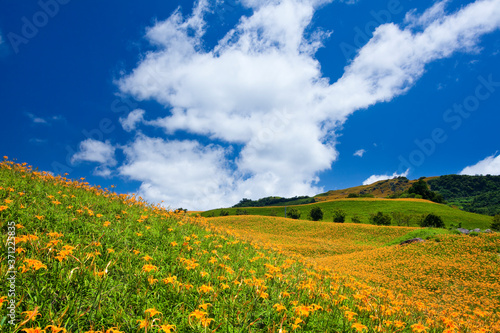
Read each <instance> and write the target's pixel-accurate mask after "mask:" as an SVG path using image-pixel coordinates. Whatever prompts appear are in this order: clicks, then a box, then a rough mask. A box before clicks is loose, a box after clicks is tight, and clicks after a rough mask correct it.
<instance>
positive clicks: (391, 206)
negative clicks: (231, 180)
mask: <svg viewBox="0 0 500 333" xmlns="http://www.w3.org/2000/svg"><path fill="white" fill-rule="evenodd" d="M314 206H319V207H321V209H322V210H323V212H324V217H323V221H332V219H333V212H334V211H335V210H336V209H342V210H344V211H345V212H346V213H347V221H348V222H349V221H352V217H353V216H355V215H357V216H358V217H359V218H360V219H361V222H362V223H368V222H369V217H370V214H375V213H377V212H378V211H381V212H384V213H392V212H403V213H406V214H415V215H417V214H429V213H434V214H436V215H439V216H441V217H442V218H443V220H444V222H445V224H446V225H447V226H451V225H452V224H454V225H458V224H460V223H461V225H462V227H464V228H470V229H474V228H481V229H487V228H489V226H490V224H491V222H492V218H491V217H490V216H485V215H480V214H473V213H469V212H464V211H461V210H459V209H454V208H451V207H448V206H446V205H440V204H435V203H432V202H430V201H426V200H418V199H370V198H356V199H339V200H333V201H325V202H320V203H315V204H309V205H299V206H288V207H287V209H290V208H296V209H298V210H299V211H300V212H301V213H302V214H301V219H307V217H308V214H309V212H310V210H311V208H312V207H314ZM224 210H226V211H227V212H229V214H230V215H236V214H237V210H236V209H234V208H229V209H224ZM242 210H244V212H245V213H246V214H248V215H263V216H282V217H284V216H285V209H284V208H283V207H256V208H244V209H243V208H240V211H242ZM220 212H221V209H215V210H210V211H206V212H203V213H202V216H205V217H209V216H219V215H220ZM413 226H416V225H413Z"/></svg>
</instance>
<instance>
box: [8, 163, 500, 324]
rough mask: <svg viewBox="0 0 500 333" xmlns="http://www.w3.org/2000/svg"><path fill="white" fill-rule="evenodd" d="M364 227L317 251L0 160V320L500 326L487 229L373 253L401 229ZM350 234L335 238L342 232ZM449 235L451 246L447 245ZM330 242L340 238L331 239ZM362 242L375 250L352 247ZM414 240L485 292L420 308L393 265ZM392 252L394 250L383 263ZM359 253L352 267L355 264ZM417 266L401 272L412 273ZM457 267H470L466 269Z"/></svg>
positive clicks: (495, 243) (494, 246)
mask: <svg viewBox="0 0 500 333" xmlns="http://www.w3.org/2000/svg"><path fill="white" fill-rule="evenodd" d="M229 218H233V219H237V217H229ZM256 218H258V217H256ZM283 220H285V221H288V220H287V219H283ZM346 227H347V225H346ZM260 228H270V229H272V228H273V226H272V225H267V224H263V225H261V226H260ZM373 228H374V229H373V230H372V231H371V232H361V233H360V232H353V233H352V234H353V235H354V234H356V235H360V236H359V242H354V243H353V244H351V243H349V244H345V245H346V247H351V250H348V251H339V252H335V251H333V250H332V251H330V250H328V251H326V252H325V253H323V254H322V255H319V254H320V253H321V251H319V250H317V249H319V248H320V245H319V244H316V245H315V246H316V248H315V250H314V251H312V252H308V251H307V250H306V249H302V250H304V252H300V251H293V248H280V247H278V246H277V245H278V244H279V242H280V239H279V237H280V236H279V235H274V236H273V238H269V239H265V240H261V239H258V237H257V238H252V235H251V233H250V232H249V233H247V234H245V233H240V232H239V231H238V228H237V227H236V226H235V225H233V226H232V227H229V226H225V225H224V223H221V222H220V221H217V220H215V219H205V218H202V217H199V216H189V215H187V214H185V213H184V212H172V211H168V210H166V209H163V208H161V207H159V206H153V205H149V204H147V203H145V202H144V201H143V200H142V199H141V198H139V197H135V196H129V195H123V194H116V193H114V192H113V191H112V190H108V189H102V188H100V187H94V186H91V185H90V184H88V183H87V182H85V180H84V179H80V180H78V181H75V180H71V179H67V178H65V177H62V176H53V175H51V174H49V173H46V172H39V171H36V170H33V169H32V167H30V166H28V165H26V164H17V163H15V162H13V161H9V160H8V159H7V157H4V160H3V161H2V162H0V229H1V237H2V247H1V249H0V251H1V252H0V257H1V265H0V273H1V274H2V277H4V278H3V279H2V280H1V285H2V288H1V291H0V331H1V332H28V333H32V332H102V333H104V332H107V333H116V332H277V333H278V332H282V333H283V332H460V331H464V332H497V331H499V330H500V325H499V319H498V318H499V317H498V300H499V288H498V282H497V281H498V278H499V276H498V272H499V269H498V268H499V258H498V250H499V237H498V236H497V235H493V236H487V235H481V236H478V237H475V238H467V241H466V240H465V238H463V239H462V238H459V237H460V236H443V237H442V238H440V239H441V241H440V243H437V244H438V245H439V244H442V245H441V246H443V247H444V250H443V251H438V249H435V248H433V249H432V251H430V250H426V247H422V248H423V249H424V250H418V249H419V246H420V244H417V245H416V247H414V248H411V247H407V248H405V249H404V251H401V252H396V250H394V254H393V256H392V257H391V256H390V255H389V254H387V255H386V254H385V253H383V252H377V251H380V249H383V247H382V246H381V245H380V244H382V243H384V244H385V243H386V242H389V241H390V240H392V239H394V237H399V236H401V235H402V234H403V233H404V232H403V231H400V232H399V231H398V232H397V233H396V232H395V234H394V235H393V234H390V235H387V234H385V232H383V231H382V230H383V228H384V227H373ZM387 230H390V229H387ZM398 230H404V228H401V229H398ZM363 233H364V235H365V237H364V238H365V239H366V242H363V240H362V239H363V236H361V235H362V234H363ZM348 234H349V231H347V232H346V236H344V238H343V239H344V242H346V243H347V242H348V239H349V237H348V236H347V235H348ZM396 234H397V235H396ZM282 235H283V236H286V235H285V233H284V232H282ZM327 235H328V236H327ZM369 235H371V236H369ZM310 236H311V238H313V236H314V235H310ZM316 237H318V239H321V237H320V236H316ZM323 237H324V238H325V237H332V238H334V237H335V233H331V232H325V234H324V236H323ZM468 240H471V241H470V242H468ZM292 241H293V239H292V238H290V239H288V240H287V242H292ZM295 243H297V242H295ZM448 243H450V244H452V243H453V244H455V243H456V244H455V245H454V246H450V247H446V246H444V245H445V244H448ZM356 244H357V245H358V246H363V244H365V245H366V244H368V245H367V246H368V248H365V249H364V251H357V250H355V247H356ZM424 244H426V243H424ZM426 246H427V245H426ZM335 247H342V244H341V243H336V244H333V245H331V248H332V249H334V248H335ZM387 248H391V247H387ZM412 249H413V250H412ZM369 251H375V252H374V253H375V254H374V255H373V256H369V255H365V256H364V257H362V256H360V257H356V256H355V255H356V254H363V253H365V254H366V253H368V252H369ZM412 251H413V252H412ZM418 251H424V252H425V253H429V257H430V258H433V260H435V261H432V262H430V264H427V265H426V266H424V267H423V268H425V269H427V270H428V269H430V266H431V265H432V264H434V262H439V260H440V259H441V260H442V261H446V260H448V259H449V258H454V256H455V254H456V252H457V251H461V252H463V256H458V255H457V257H456V258H457V259H456V262H457V266H456V267H455V268H453V267H451V266H449V267H447V269H448V271H446V272H443V276H453V277H454V278H455V280H449V279H448V280H446V279H443V280H442V281H443V282H444V283H453V282H454V281H458V280H461V281H463V282H464V283H463V284H461V285H458V286H457V293H461V294H462V296H464V297H463V299H465V298H466V297H471V299H472V298H473V297H476V298H475V299H478V300H480V301H481V302H483V303H479V304H475V305H474V306H472V305H467V306H465V307H463V308H460V307H462V305H464V304H460V303H459V301H461V300H462V299H460V300H459V299H457V301H456V302H455V306H456V308H457V311H458V312H457V313H458V315H456V314H455V313H454V312H449V313H448V312H443V311H441V310H440V309H438V308H434V307H430V306H428V305H429V304H425V303H424V299H425V298H420V297H417V295H411V294H409V293H403V292H399V291H398V289H396V288H395V283H396V282H397V281H399V280H398V279H400V280H401V279H405V278H408V276H407V275H405V274H404V271H405V270H404V269H402V268H400V267H399V266H402V265H409V264H410V263H412V262H413V261H415V265H417V264H418V261H417V260H416V258H417V259H418ZM388 253H390V252H388ZM398 253H399V254H398ZM467 253H469V254H470V255H467ZM336 255H339V256H342V258H344V257H345V258H348V256H353V258H351V259H350V261H345V262H342V263H341V262H336V260H335V259H333V257H334V256H336ZM411 255H413V257H412V256H411ZM483 255H484V256H486V257H484V258H483V257H482V256H483ZM398 258H400V259H401V260H404V261H402V262H401V263H398V262H396V261H394V260H397V259H398ZM479 259H481V260H479ZM317 260H322V261H323V265H321V266H320V265H318V264H317ZM474 260H478V261H477V262H476V261H474ZM335 262H336V263H335ZM356 262H357V263H359V265H360V266H359V269H358V270H356V267H353V266H352V265H355V264H356ZM376 262H380V266H379V265H378V264H375V263H376ZM388 262H392V264H393V265H394V268H395V269H394V272H393V275H392V276H390V278H391V279H392V280H391V283H388V282H387V281H384V280H383V279H382V277H381V275H380V274H381V273H380V271H381V270H387V269H389V270H391V267H388V266H387V263H388ZM363 263H364V264H365V266H363V265H362V264H363ZM384 265H385V266H384ZM415 265H413V266H410V268H409V269H411V270H415V268H414V266H415ZM466 265H469V266H470V269H469V270H464V269H465V266H466ZM483 266H486V267H483ZM370 269H371V270H372V271H370ZM485 272H486V273H488V274H489V275H488V277H485V278H484V281H488V283H489V284H487V283H486V282H484V285H483V284H481V283H482V281H483V280H478V283H477V284H473V283H472V281H474V280H475V279H477V278H478V276H476V275H477V274H486V273H485ZM431 273H432V274H433V275H432V276H431V277H430V278H429V281H430V282H429V283H431V284H432V285H433V286H435V285H437V284H436V283H437V282H439V280H438V275H437V273H436V271H433V272H431ZM425 276H426V275H425V274H424V273H419V274H418V275H417V276H416V277H415V278H416V279H417V280H416V281H414V284H413V285H412V284H411V283H410V282H411V281H409V283H410V284H408V285H407V286H408V288H412V287H413V286H420V285H422V284H423V283H424V282H425V281H421V280H422V279H425ZM467 281H469V282H470V283H469V284H468V283H467ZM442 288H443V289H444V286H443V287H442ZM471 288H472V289H473V288H477V289H474V290H469V289H471ZM415 291H416V292H417V291H418V289H415ZM450 304H451V303H450ZM467 304H469V303H467Z"/></svg>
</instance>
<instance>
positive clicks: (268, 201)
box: [233, 196, 316, 208]
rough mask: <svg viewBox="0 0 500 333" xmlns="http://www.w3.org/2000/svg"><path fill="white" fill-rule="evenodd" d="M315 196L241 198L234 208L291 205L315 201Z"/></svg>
mask: <svg viewBox="0 0 500 333" xmlns="http://www.w3.org/2000/svg"><path fill="white" fill-rule="evenodd" d="M315 201H316V200H314V198H311V197H309V196H301V197H293V198H282V197H266V198H262V199H259V200H250V199H246V198H244V199H241V200H240V202H239V203H237V204H236V205H234V206H233V208H239V207H266V206H289V205H304V204H308V203H312V202H315Z"/></svg>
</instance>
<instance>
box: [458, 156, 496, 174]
mask: <svg viewBox="0 0 500 333" xmlns="http://www.w3.org/2000/svg"><path fill="white" fill-rule="evenodd" d="M460 174H461V175H471V176H474V175H500V155H496V153H495V154H493V155H491V156H488V157H486V158H485V159H484V160H481V161H479V162H477V163H476V164H474V165H471V166H468V167H466V168H464V169H463V170H462V171H460Z"/></svg>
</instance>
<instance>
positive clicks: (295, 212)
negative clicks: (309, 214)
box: [286, 208, 301, 220]
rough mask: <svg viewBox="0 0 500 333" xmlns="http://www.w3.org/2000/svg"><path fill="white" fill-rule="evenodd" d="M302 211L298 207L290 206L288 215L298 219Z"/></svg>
mask: <svg viewBox="0 0 500 333" xmlns="http://www.w3.org/2000/svg"><path fill="white" fill-rule="evenodd" d="M300 215H301V212H300V210H298V209H297V208H290V209H289V210H288V212H287V213H286V216H288V217H289V218H291V219H295V220H298V219H300Z"/></svg>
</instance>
